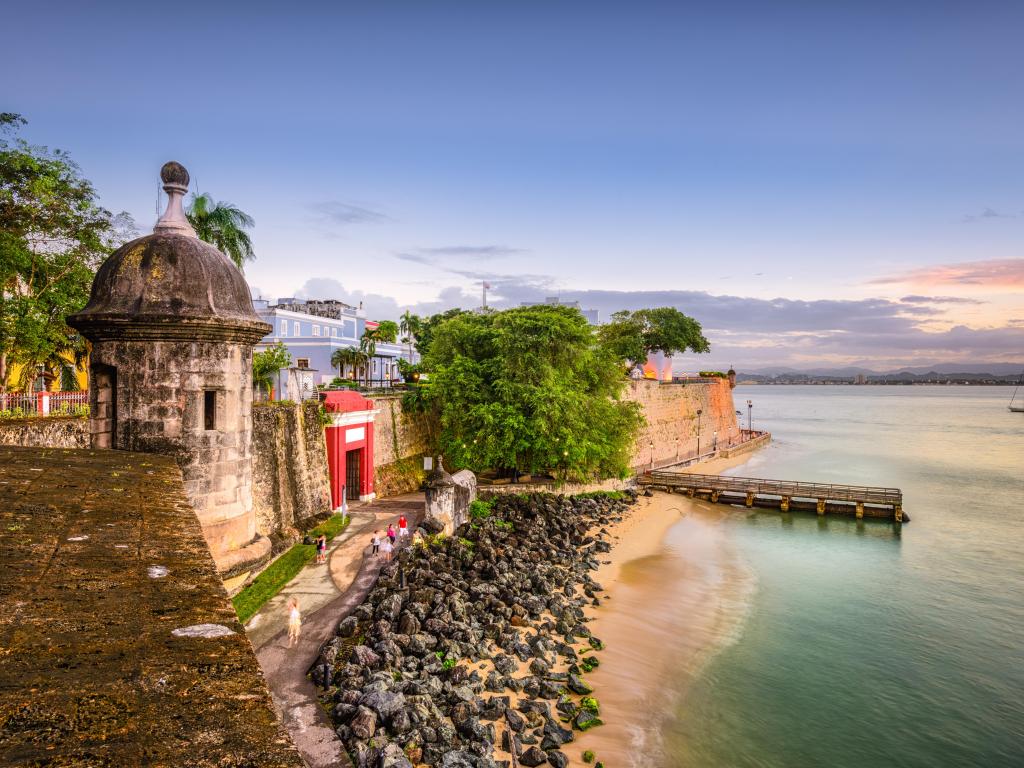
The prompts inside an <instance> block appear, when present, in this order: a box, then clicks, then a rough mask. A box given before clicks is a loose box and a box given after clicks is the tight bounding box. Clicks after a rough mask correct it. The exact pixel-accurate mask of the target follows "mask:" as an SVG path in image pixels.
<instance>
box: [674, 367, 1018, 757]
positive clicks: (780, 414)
mask: <svg viewBox="0 0 1024 768" xmlns="http://www.w3.org/2000/svg"><path fill="white" fill-rule="evenodd" d="M735 398H736V403H737V407H742V408H743V411H744V422H745V421H746V408H745V405H741V404H744V403H745V401H746V399H747V398H750V399H751V400H753V401H754V427H755V428H766V429H769V430H771V432H772V433H773V435H774V443H773V444H772V446H771V447H770V448H768V449H766V450H764V451H763V452H761V453H759V454H757V455H756V456H755V457H754V458H752V459H751V460H750V461H749V462H747V463H746V464H745V465H743V466H741V467H739V468H737V469H735V470H733V471H732V472H731V474H740V475H751V476H755V477H770V478H779V479H793V480H797V479H799V480H813V481H832V482H844V483H852V484H864V485H887V486H897V487H900V488H902V489H903V492H904V497H905V509H906V510H907V512H908V513H909V515H910V516H911V517H912V522H911V523H909V524H907V525H904V526H902V529H900V528H898V527H897V526H895V525H894V524H892V523H887V522H883V521H864V522H861V523H857V522H856V521H854V520H850V519H846V518H838V517H826V518H824V519H819V518H817V517H816V516H815V515H813V514H810V515H808V514H801V513H795V514H790V515H783V514H781V513H777V512H753V513H748V512H747V511H746V510H739V509H737V510H736V512H735V514H734V515H733V516H732V517H731V518H730V519H729V520H728V522H726V523H725V526H726V529H727V532H728V535H729V537H730V538H731V540H732V541H733V543H734V544H735V546H736V547H737V549H738V551H739V553H740V555H741V557H742V559H743V560H745V561H746V563H747V565H748V566H749V568H750V570H751V571H752V572H753V574H754V578H755V581H756V588H755V589H754V591H753V601H752V603H751V607H750V610H749V613H748V614H747V617H746V619H745V620H744V623H743V625H742V627H741V629H740V631H739V639H738V641H737V642H735V643H734V644H732V645H730V646H729V647H727V648H725V649H724V650H723V651H722V652H721V653H720V654H718V655H717V656H716V657H715V658H714V659H713V660H712V661H711V662H710V664H709V665H708V666H707V667H706V668H705V669H704V670H703V671H702V673H701V674H700V676H699V678H698V679H697V681H696V682H695V683H694V684H693V685H692V686H691V687H690V689H689V690H688V691H687V692H686V694H685V695H684V696H683V697H682V699H681V700H680V702H679V704H678V712H677V716H676V717H675V718H674V719H673V720H672V722H671V723H670V725H669V726H668V729H667V732H666V733H665V734H664V736H665V741H666V744H665V745H666V747H667V748H668V750H667V751H668V754H669V755H671V757H670V758H668V759H667V765H670V766H672V768H677V767H679V768H682V767H685V768H691V767H697V766H700V767H704V766H725V767H729V768H733V767H735V768H740V767H741V766H759V767H762V766H763V767H765V768H768V767H771V768H782V767H786V768H802V767H803V766H831V767H832V768H844V767H849V768H872V767H874V766H879V767H880V768H881V767H883V766H884V767H887V768H888V767H892V766H922V767H923V766H929V767H931V768H934V767H935V766H985V767H986V768H997V767H1001V766H1024V414H1011V413H1009V412H1008V411H1007V409H1006V403H1007V402H1008V401H1009V399H1010V389H1009V388H988V387H852V386H851V387H800V386H793V387H738V388H737V389H736V391H735Z"/></svg>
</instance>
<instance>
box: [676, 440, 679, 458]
mask: <svg viewBox="0 0 1024 768" xmlns="http://www.w3.org/2000/svg"><path fill="white" fill-rule="evenodd" d="M676 458H677V459H678V458H679V438H678V437H676Z"/></svg>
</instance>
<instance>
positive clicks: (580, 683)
mask: <svg viewBox="0 0 1024 768" xmlns="http://www.w3.org/2000/svg"><path fill="white" fill-rule="evenodd" d="M567 686H568V688H569V690H570V691H572V692H573V693H577V694H579V695H580V696H585V695H587V694H588V693H593V691H594V689H593V688H592V687H591V686H590V684H589V683H587V682H586V681H584V680H583V678H582V677H580V676H579V675H569V682H568V683H567Z"/></svg>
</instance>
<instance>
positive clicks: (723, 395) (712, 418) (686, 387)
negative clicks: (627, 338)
mask: <svg viewBox="0 0 1024 768" xmlns="http://www.w3.org/2000/svg"><path fill="white" fill-rule="evenodd" d="M625 397H626V398H627V399H630V400H633V401H635V402H637V403H639V404H640V405H641V406H642V407H643V409H644V416H645V417H646V419H647V423H646V425H645V426H644V427H643V428H642V429H641V430H640V434H639V436H638V437H637V441H636V447H635V449H634V451H633V466H634V467H636V468H640V467H646V466H647V465H649V464H650V463H651V461H652V455H653V461H654V463H655V464H658V463H661V462H666V461H670V460H672V459H674V458H675V457H676V456H678V457H680V458H685V457H687V456H695V455H696V454H697V410H698V409H700V410H702V411H703V413H702V414H701V417H700V452H701V453H707V452H708V451H710V450H711V449H712V446H713V445H714V441H715V437H714V433H715V432H718V447H719V448H724V447H725V446H726V444H727V443H729V442H730V440H734V441H738V440H739V436H740V431H739V426H738V424H737V422H736V408H735V406H734V405H733V399H732V390H731V389H730V388H729V382H728V381H727V380H725V379H720V380H718V381H714V382H707V383H705V382H699V383H688V384H681V383H668V382H664V383H662V382H658V381H652V380H648V379H640V380H633V381H630V383H629V384H628V385H627V388H626V392H625ZM652 442H653V443H654V447H653V449H652V447H651V443H652Z"/></svg>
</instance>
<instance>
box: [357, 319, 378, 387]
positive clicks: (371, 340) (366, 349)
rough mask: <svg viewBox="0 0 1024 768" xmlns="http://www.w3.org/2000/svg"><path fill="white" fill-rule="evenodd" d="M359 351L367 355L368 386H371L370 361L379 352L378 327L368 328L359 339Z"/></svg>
mask: <svg viewBox="0 0 1024 768" xmlns="http://www.w3.org/2000/svg"><path fill="white" fill-rule="evenodd" d="M359 351H360V352H361V353H362V354H363V355H364V356H365V357H366V366H365V368H364V370H365V373H366V386H370V363H371V362H372V361H373V356H374V355H376V354H377V329H376V328H367V329H365V330H364V331H363V335H362V337H361V338H360V339H359Z"/></svg>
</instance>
